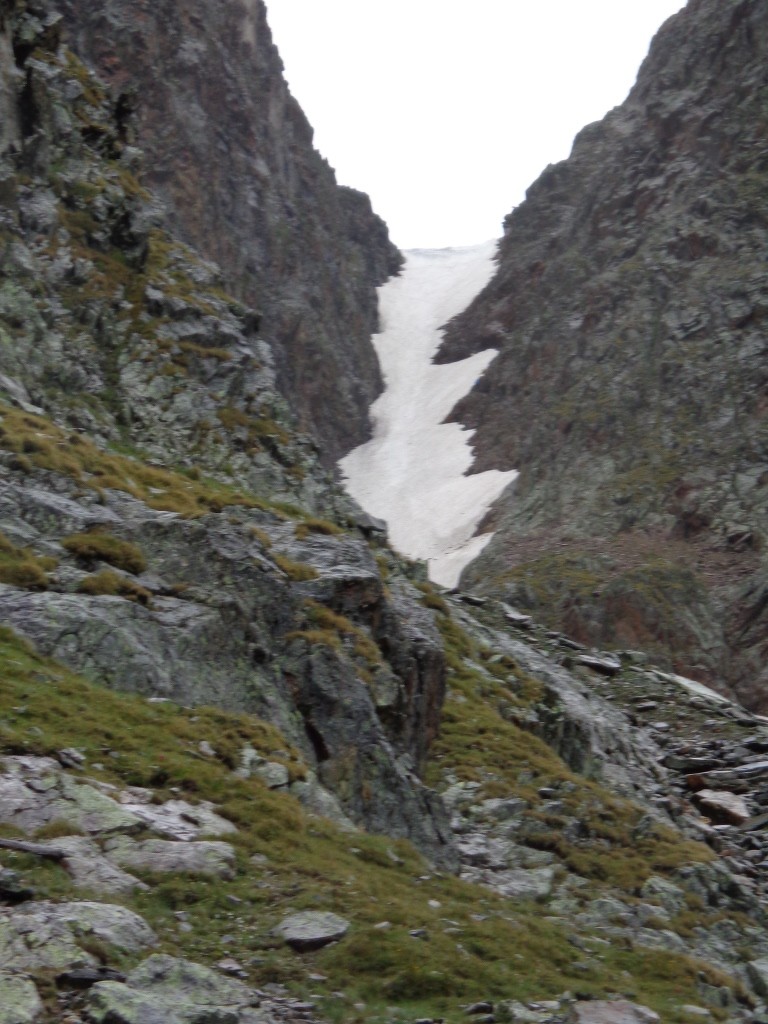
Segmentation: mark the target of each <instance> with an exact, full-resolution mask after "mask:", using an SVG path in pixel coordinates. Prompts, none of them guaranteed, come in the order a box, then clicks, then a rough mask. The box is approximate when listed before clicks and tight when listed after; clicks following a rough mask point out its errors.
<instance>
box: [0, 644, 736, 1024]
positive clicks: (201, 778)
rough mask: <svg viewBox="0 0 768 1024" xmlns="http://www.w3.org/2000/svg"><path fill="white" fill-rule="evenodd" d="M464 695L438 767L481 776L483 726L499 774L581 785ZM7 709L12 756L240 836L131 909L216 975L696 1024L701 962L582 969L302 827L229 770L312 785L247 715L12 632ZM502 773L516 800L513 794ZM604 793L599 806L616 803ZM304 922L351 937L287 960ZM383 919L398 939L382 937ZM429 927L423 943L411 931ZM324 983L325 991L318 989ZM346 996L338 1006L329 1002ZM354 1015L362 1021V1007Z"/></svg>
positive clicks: (353, 998) (526, 932)
mask: <svg viewBox="0 0 768 1024" xmlns="http://www.w3.org/2000/svg"><path fill="white" fill-rule="evenodd" d="M452 685H454V686H455V687H457V688H460V689H461V690H462V692H464V693H465V694H466V697H467V703H466V704H463V705H461V707H462V710H463V711H464V712H465V714H466V717H465V719H464V724H463V725H462V724H461V721H460V719H461V716H459V715H457V714H456V713H455V711H454V712H453V713H450V714H449V715H448V718H447V722H446V728H445V730H444V734H443V737H442V738H441V740H440V743H439V746H438V750H437V753H436V758H437V764H438V765H439V766H442V767H444V766H445V765H446V764H447V763H448V761H449V760H450V761H451V762H452V763H454V762H455V764H456V766H457V768H456V770H457V771H458V772H459V774H470V773H471V771H474V770H477V769H476V768H475V767H474V766H473V762H475V761H477V755H476V735H475V731H474V730H475V728H476V727H483V726H487V727H492V728H493V730H494V733H495V735H494V744H493V747H491V744H490V743H489V742H487V741H483V747H484V749H485V751H486V752H487V753H488V759H486V758H485V757H484V758H483V762H484V764H486V768H488V769H489V770H491V771H492V772H493V774H494V775H496V776H498V777H499V778H501V777H502V769H501V765H502V764H506V763H507V762H508V758H510V759H512V760H511V761H510V762H509V763H513V764H515V765H516V764H519V763H520V761H521V759H522V760H525V761H527V762H528V763H529V764H532V765H534V766H536V771H537V773H539V774H538V775H537V779H536V781H537V782H540V781H541V779H543V778H544V777H545V776H547V777H548V776H550V775H552V773H556V774H557V775H558V776H559V777H561V778H565V777H566V776H567V777H569V778H570V777H571V776H570V773H568V772H567V769H565V767H564V766H563V765H562V764H560V763H559V762H557V759H556V758H554V756H553V755H552V754H551V752H550V753H548V752H547V748H545V747H544V746H543V745H542V744H539V743H537V742H536V741H534V740H532V739H531V737H529V736H527V735H525V734H523V733H521V732H518V731H516V730H515V727H513V726H510V725H509V723H502V720H501V719H500V718H499V717H498V712H497V711H494V708H493V705H494V700H495V697H492V699H491V700H490V701H489V700H487V698H486V697H483V696H482V695H481V694H480V693H479V691H478V687H477V686H475V685H474V684H473V682H472V681H471V680H470V679H468V677H467V676H466V675H465V674H462V672H461V671H459V670H456V671H455V672H454V677H453V684H452ZM496 696H498V695H496ZM0 714H1V715H2V718H1V720H0V750H2V751H3V752H5V753H22V752H30V753H36V754H50V753H53V752H55V751H56V750H58V749H61V748H62V747H68V746H75V747H77V748H79V749H80V750H82V751H83V753H84V754H85V756H86V766H85V770H84V773H81V774H85V775H86V776H87V775H93V776H98V777H99V778H101V779H104V780H105V781H110V782H112V783H116V784H118V785H127V784H131V785H143V786H149V787H153V788H155V789H157V790H158V792H159V794H160V795H161V796H168V795H171V794H173V795H176V796H182V797H184V798H186V799H189V800H192V801H195V800H197V799H206V800H211V801H213V802H214V803H215V804H216V805H217V806H218V808H219V809H220V810H221V812H222V813H223V814H224V815H225V816H227V817H228V818H230V819H231V820H232V821H233V822H235V823H236V824H237V826H238V828H239V832H238V834H237V835H236V836H235V837H234V839H233V842H234V845H235V846H236V848H237V853H238V870H237V875H236V877H235V878H234V880H232V881H231V882H223V881H216V882H212V881H210V880H205V879H201V878H195V877H191V876H173V877H168V876H157V877H155V878H151V877H150V876H144V877H145V878H146V879H147V880H149V881H151V882H152V883H153V884H152V889H151V892H150V893H148V894H138V895H136V896H135V897H133V898H132V900H130V901H129V905H131V906H132V907H133V908H134V909H136V910H138V911H139V912H140V913H142V914H144V915H145V916H146V917H147V919H148V920H149V921H150V922H151V923H152V925H153V926H154V927H155V928H156V930H157V931H158V934H159V935H160V948H161V949H162V950H163V951H167V952H170V953H173V954H177V955H182V956H188V957H191V958H193V959H197V960H200V961H201V962H207V963H215V962H216V961H217V960H218V959H220V958H221V956H223V955H225V954H226V953H229V954H231V955H233V956H236V957H237V959H238V960H239V961H240V962H241V963H243V964H244V965H245V966H246V968H247V969H248V971H249V976H250V979H251V981H252V982H254V983H256V984H263V983H265V982H267V981H280V982H284V983H287V984H289V985H290V986H291V987H292V988H293V989H294V990H295V991H297V992H299V993H302V994H309V993H310V992H312V993H314V994H315V995H318V994H322V993H327V994H326V995H324V996H323V998H322V999H321V1001H320V1004H319V1009H320V1012H322V1013H323V1014H324V1015H326V1016H327V1017H328V1018H329V1019H331V1020H338V1021H341V1020H343V1021H345V1022H347V1024H351V1022H353V1021H384V1020H395V1019H410V1018H412V1017H413V1015H417V1016H421V1015H424V1014H427V1015H433V1014H436V1015H445V1016H446V1019H447V1020H448V1021H458V1020H460V1019H462V1016H463V1014H462V1013H461V1011H460V1010H459V1005H460V1004H461V1003H464V1002H468V1001H470V1000H473V999H477V998H493V999H498V998H536V997H538V998H543V997H547V996H550V997H551V996H555V995H557V994H559V993H562V992H563V991H565V990H570V991H572V992H577V993H579V994H584V995H588V994H594V995H602V994H606V993H615V992H617V991H618V992H621V993H624V994H625V995H628V996H631V997H633V998H637V999H638V1000H640V1001H641V1002H644V1003H646V1004H647V1005H650V1006H653V1007H654V1008H655V1009H657V1011H658V1012H660V1013H661V1014H662V1016H663V1019H664V1020H666V1021H669V1022H674V1021H678V1020H683V1019H684V1018H683V1017H681V1016H679V1015H678V1011H677V1008H678V1007H679V1006H680V1005H681V1004H684V1003H695V1002H697V1001H700V997H697V994H696V986H695V983H696V978H697V973H698V971H699V970H700V969H701V966H700V965H697V964H696V963H694V962H693V961H690V960H688V959H687V958H685V957H680V956H675V955H671V954H669V953H667V952H654V951H648V950H633V949H631V948H624V946H623V945H622V944H614V945H613V946H611V947H605V948H603V949H601V951H600V952H599V953H598V954H597V955H595V956H592V957H591V958H590V966H589V969H588V970H587V971H585V970H584V969H583V966H579V962H580V961H583V959H584V953H583V952H582V950H581V949H579V948H576V946H574V945H573V944H572V942H571V941H569V933H568V929H567V928H564V927H563V925H562V924H561V923H560V922H558V921H556V920H553V919H548V918H547V916H546V913H542V911H545V908H544V907H542V906H541V905H539V904H536V903H530V904H526V903H511V902H509V901H505V900H502V899H500V898H498V897H496V896H495V895H494V894H492V893H491V892H490V891H485V890H482V889H479V888H477V887H474V886H471V885H469V884H466V883H463V882H461V881H459V880H457V879H455V878H452V877H450V876H445V875H441V874H439V873H435V872H432V871H430V870H429V868H428V867H427V865H425V863H424V862H423V860H422V859H421V858H420V856H419V855H418V854H417V853H416V852H415V851H413V850H412V849H411V848H410V847H409V846H408V844H406V843H404V842H400V841H398V842H395V841H390V840H387V839H386V838H381V837H371V836H367V835H364V834H362V833H356V834H349V833H345V832H342V831H340V830H339V829H337V828H336V827H335V826H334V825H333V824H331V823H330V822H328V821H326V820H324V819H320V818H316V817H312V816H308V815H307V814H305V813H304V811H303V810H302V809H301V808H300V807H299V805H298V804H297V803H296V802H295V801H294V800H293V798H291V797H290V796H287V795H283V794H278V793H274V792H270V791H268V790H266V789H265V788H264V786H263V785H262V784H261V783H260V782H258V781H255V780H240V779H238V778H236V777H234V776H233V775H232V773H231V769H232V767H233V766H235V765H236V763H237V759H238V752H239V751H240V749H241V748H242V746H243V745H244V744H245V743H246V742H249V743H251V744H252V746H254V747H255V748H256V749H257V750H259V751H260V752H262V753H264V754H265V755H268V756H270V757H271V758H272V759H275V758H276V757H281V756H282V758H283V759H284V760H285V761H286V763H287V764H288V765H289V768H290V770H291V772H292V774H293V775H294V777H298V776H300V775H301V774H302V773H303V766H302V765H301V763H300V762H299V760H298V759H297V757H296V756H295V754H294V753H293V752H291V751H290V750H288V749H287V746H286V744H285V741H284V740H283V739H282V737H281V736H280V735H279V733H277V732H276V730H274V729H273V728H272V727H271V726H269V725H267V724H265V723H263V722H260V721H258V720H256V719H254V718H252V717H250V716H246V715H233V714H227V713H224V712H221V711H218V710H215V709H209V708H196V709H194V710H192V709H184V708H178V707H175V706H172V705H153V704H148V703H146V702H145V701H143V700H141V699H138V698H134V697H129V696H123V695H120V694H116V693H113V692H110V691H107V690H101V689H99V688H98V687H94V685H93V684H91V683H89V682H87V681H85V680H83V679H82V678H81V677H79V676H77V675H75V674H73V673H71V672H69V671H67V670H65V669H63V668H61V667H60V666H58V665H57V664H55V663H53V662H51V661H49V660H46V659H43V658H41V657H40V656H38V655H37V654H36V653H35V652H33V651H32V650H31V649H30V648H29V647H28V646H27V645H26V644H25V643H24V642H23V641H21V640H19V639H18V638H17V637H15V636H14V635H13V634H12V633H11V632H10V631H8V630H7V629H0ZM468 726H469V729H467V727H468ZM497 730H498V734H497V735H496V731H497ZM468 733H471V734H472V737H474V740H473V739H472V738H471V737H470V736H469V735H468ZM202 740H207V741H208V742H209V743H212V745H213V746H214V748H215V749H216V757H215V758H205V757H201V755H200V753H199V749H198V745H199V743H200V742H201V741H202ZM496 740H498V741H499V745H498V747H497V746H496ZM275 751H281V752H282V754H277V755H276V754H275ZM486 761H487V763H486ZM96 765H102V766H103V767H100V768H97V767H95V766H96ZM484 770H485V769H484ZM507 774H508V779H507V783H506V784H507V785H508V787H509V791H510V792H511V791H514V788H515V786H514V784H513V783H512V781H511V776H509V773H507ZM584 785H585V786H586V784H584ZM592 788H593V787H587V789H590V790H591V789H592ZM594 789H595V792H597V788H596V787H594ZM600 796H601V799H602V801H603V803H605V802H606V800H607V798H606V795H605V794H600ZM607 802H608V804H610V800H609V799H608V800H607ZM646 852H648V854H649V856H648V858H647V861H648V864H650V861H651V860H655V859H658V855H659V854H660V853H662V854H663V856H666V855H667V854H668V852H669V851H668V850H667V849H666V846H665V844H664V841H663V838H662V839H660V840H659V842H658V843H657V844H655V845H653V850H651V851H646ZM688 854H693V857H694V859H695V856H696V851H695V850H691V851H686V852H685V853H681V856H682V857H683V859H685V857H686V856H687V855H688ZM700 854H701V851H699V855H700ZM255 855H256V857H257V861H256V862H254V861H252V858H253V857H254V856H255ZM615 855H616V850H615V849H613V850H612V849H608V850H606V852H605V857H604V861H605V863H606V864H611V863H613V861H614V859H615ZM595 856H599V854H597V853H595ZM633 856H634V858H635V860H634V861H633V864H632V867H633V869H634V868H635V867H639V866H640V861H642V860H643V857H644V856H645V853H644V851H643V850H640V849H638V850H635V851H634V854H633ZM264 857H266V858H267V860H266V861H263V860H262V859H261V858H264ZM637 858H640V861H638V860H637ZM3 861H4V863H7V864H9V865H10V866H15V867H20V868H21V869H22V870H24V871H25V872H26V873H27V875H28V877H29V878H30V879H31V880H32V881H33V883H34V884H35V885H36V886H37V888H38V891H39V893H40V895H41V896H46V895H50V896H51V897H54V898H61V897H65V896H73V895H75V894H74V893H73V891H72V888H71V885H70V883H69V880H68V878H67V876H66V875H65V873H64V871H63V869H61V868H60V867H58V866H57V865H55V864H47V865H41V864H40V863H39V862H38V861H37V860H32V859H29V858H25V857H24V856H22V855H11V854H8V855H6V854H4V855H3ZM646 866H647V865H646ZM658 866H659V865H658V864H655V866H654V869H656V868H658ZM595 873H597V874H599V873H600V872H592V874H595ZM608 874H609V875H610V874H611V872H610V871H609V872H608ZM596 885H597V883H596ZM77 895H78V896H82V893H79V894H77ZM299 909H322V910H333V911H335V912H337V913H341V914H343V915H345V916H347V917H349V919H350V920H351V921H352V925H353V926H352V929H351V931H350V934H349V936H348V937H347V938H346V939H345V940H344V941H343V942H342V943H340V944H338V945H336V946H332V947H328V948H326V949H324V950H321V951H319V952H317V953H314V954H308V955H304V956H298V955H296V954H294V953H292V952H290V951H288V950H287V949H285V948H283V947H282V946H281V945H280V944H278V943H276V942H275V941H274V940H273V938H272V936H271V934H270V930H271V928H272V927H273V926H274V925H275V924H276V923H278V921H279V920H281V919H282V917H283V916H285V915H286V914H287V913H289V912H293V911H296V910H299ZM178 911H184V912H185V913H186V915H187V921H188V923H189V924H190V925H191V930H190V931H188V932H183V931H180V930H179V927H178V924H179V922H178V919H177V918H176V917H175V912H178ZM384 921H387V922H389V927H388V928H377V927H376V925H377V924H380V923H381V922H384ZM419 928H423V929H425V930H426V932H427V935H428V938H427V939H419V938H415V937H413V936H412V935H411V934H410V932H411V931H412V930H414V929H419ZM227 936H229V938H227ZM581 938H582V939H586V940H587V941H588V937H587V936H581ZM710 973H711V972H710ZM312 974H314V975H318V974H321V975H324V976H325V978H326V980H325V981H322V982H321V981H318V980H313V979H311V978H310V977H309V976H310V975H312ZM712 980H713V981H715V980H716V979H715V978H712ZM339 991H341V992H343V993H344V996H343V997H337V996H333V995H331V993H333V992H339ZM358 1003H365V1004H366V1007H365V1009H361V1008H357V1009H356V1008H354V1004H358ZM393 1007H396V1008H397V1009H396V1010H395V1009H392V1008H393ZM385 1008H386V1009H385Z"/></svg>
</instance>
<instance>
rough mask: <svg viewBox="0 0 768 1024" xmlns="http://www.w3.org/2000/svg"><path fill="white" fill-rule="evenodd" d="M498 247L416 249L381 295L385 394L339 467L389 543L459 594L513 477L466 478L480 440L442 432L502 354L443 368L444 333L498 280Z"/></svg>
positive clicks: (452, 427) (466, 433)
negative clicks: (360, 441)
mask: <svg viewBox="0 0 768 1024" xmlns="http://www.w3.org/2000/svg"><path fill="white" fill-rule="evenodd" d="M495 251H496V242H485V243H483V244H482V245H478V246H470V247H467V248H461V249H416V250H413V251H412V252H408V253H406V262H405V267H404V269H403V271H402V272H401V274H400V275H399V276H398V277H395V278H392V279H391V280H390V281H388V282H387V284H385V285H384V286H383V287H382V288H380V289H379V311H380V316H381V322H382V328H383V330H382V333H381V334H378V335H376V336H375V337H374V339H373V341H374V346H375V348H376V352H377V354H378V357H379V361H380V363H381V370H382V373H383V376H384V381H385V391H384V394H382V395H381V396H380V397H379V398H378V399H377V401H376V402H374V404H373V405H372V406H371V420H372V423H373V429H374V436H373V439H372V440H371V441H369V442H368V443H367V444H364V445H361V446H360V447H359V448H356V449H355V450H354V451H352V452H350V454H349V455H347V456H346V457H345V458H344V459H342V461H341V463H340V465H341V469H342V472H343V474H344V477H345V481H346V487H347V490H348V491H349V493H350V494H351V495H352V497H353V498H355V499H356V500H357V501H359V502H360V504H361V505H362V506H363V507H364V508H365V509H366V510H367V511H368V512H370V513H371V514H372V515H375V516H380V517H381V518H382V519H386V521H387V523H388V525H389V538H390V541H391V543H392V544H393V545H394V547H396V548H397V549H398V550H399V551H401V552H402V553H403V554H404V555H408V556H409V557H411V558H420V559H425V560H427V561H428V562H429V574H430V577H431V578H432V579H433V580H435V582H437V583H442V584H444V585H446V586H453V585H454V584H455V583H456V582H457V580H458V578H459V574H460V572H461V570H462V569H463V568H464V566H465V565H466V564H467V563H468V562H469V561H471V559H472V558H474V557H475V556H476V555H477V554H479V552H480V551H481V550H482V549H483V548H484V547H485V545H486V544H487V543H488V541H489V540H490V538H491V534H484V535H482V536H479V537H475V536H473V534H474V532H475V529H476V528H477V524H478V523H479V522H480V520H481V519H482V517H483V515H484V514H485V512H486V510H487V509H488V507H489V505H490V504H491V502H493V501H494V500H495V499H496V498H497V497H498V496H499V495H500V494H501V492H502V490H503V489H504V487H505V486H506V485H507V484H508V483H510V482H511V481H512V480H513V479H514V478H515V476H516V475H517V474H516V473H515V472H506V473H501V472H498V471H497V470H489V471H488V472H485V473H480V474H477V475H473V476H466V475H465V473H466V472H467V471H468V470H469V468H470V465H471V463H472V452H471V449H470V446H469V441H470V439H471V437H472V433H473V431H470V430H465V429H464V428H463V427H462V426H460V424H458V423H443V422H442V421H443V420H444V419H445V417H446V416H447V415H448V413H449V412H450V411H451V409H452V408H453V406H454V405H455V404H456V402H457V401H458V400H459V399H460V398H461V397H462V396H464V395H465V394H466V393H467V392H468V391H469V390H470V388H471V387H472V386H473V385H474V384H475V382H476V381H477V379H478V377H480V376H481V374H482V373H483V372H484V371H485V369H486V368H487V367H488V365H489V363H490V362H491V361H492V360H493V358H494V356H495V355H496V352H495V351H494V350H493V349H488V350H486V351H485V352H478V353H476V354H475V355H473V356H470V357H469V358H468V359H462V360H460V361H458V362H455V363H450V364H447V365H441V366H436V365H434V364H433V363H432V357H433V356H434V354H435V352H436V351H437V349H438V347H439V345H440V342H441V340H442V327H443V326H444V325H445V323H446V322H447V321H448V320H450V318H451V317H453V316H456V314H457V313H460V312H461V311H462V310H463V309H465V308H466V306H467V305H468V304H469V303H470V302H471V300H472V299H473V298H474V297H475V295H477V293H478V292H479V291H480V289H481V288H483V286H484V285H485V284H487V282H488V281H489V280H490V278H491V275H492V274H493V271H494V261H493V260H494V254H495Z"/></svg>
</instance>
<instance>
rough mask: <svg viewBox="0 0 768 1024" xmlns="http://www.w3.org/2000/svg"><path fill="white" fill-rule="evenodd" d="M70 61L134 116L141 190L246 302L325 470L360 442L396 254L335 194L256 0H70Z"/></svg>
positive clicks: (348, 193) (379, 231)
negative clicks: (118, 94) (159, 201)
mask: <svg viewBox="0 0 768 1024" xmlns="http://www.w3.org/2000/svg"><path fill="white" fill-rule="evenodd" d="M59 8H60V10H61V11H62V12H63V14H64V16H65V23H66V27H67V36H68V38H69V39H70V41H71V44H72V46H73V48H74V49H75V50H76V52H77V53H78V54H79V55H80V56H81V57H82V58H83V59H85V60H86V62H87V63H89V64H91V66H94V67H96V68H98V70H99V72H100V73H101V74H102V75H103V77H104V78H105V79H106V80H107V81H109V82H111V83H112V85H113V87H114V88H115V89H117V90H119V91H122V93H123V95H124V97H125V98H124V100H123V102H124V105H126V106H130V107H135V110H136V114H137V124H138V128H137V136H138V144H139V145H140V146H141V147H142V148H143V149H144V150H145V151H146V155H147V159H146V164H145V166H146V174H145V178H144V180H145V181H146V183H147V184H148V185H149V186H150V187H152V188H153V189H155V190H156V192H157V193H158V194H159V195H160V196H162V198H163V201H164V203H165V205H166V208H167V211H168V214H169V218H170V221H169V222H170V224H171V226H172V227H173V228H174V230H176V231H177V233H178V234H179V235H180V237H181V238H182V239H183V240H184V241H186V242H188V243H190V244H192V245H193V246H194V247H195V249H196V250H197V251H198V252H199V253H201V254H202V255H203V256H205V257H207V258H210V259H213V260H215V261H216V263H217V264H218V265H219V266H220V267H221V268H222V273H223V278H224V281H225V284H226V287H227V290H228V291H229V292H230V294H232V295H234V296H236V297H237V298H238V299H240V300H242V301H244V302H245V303H247V304H248V305H250V306H254V307H256V308H257V309H258V310H259V311H260V312H261V315H262V332H263V336H264V337H265V338H266V339H267V340H268V341H269V343H270V344H271V345H272V348H273V351H274V354H275V361H276V367H277V374H278V381H279V385H280V388H281V390H282V391H283V393H284V394H285V395H286V396H287V397H288V399H289V400H290V402H291V405H292V407H293V409H294V412H295V414H296V416H297V418H298V422H299V425H300V426H301V428H302V429H304V430H306V431H308V432H310V433H313V434H314V435H315V436H316V437H318V438H321V439H322V455H323V458H324V461H325V462H326V465H329V466H330V465H332V464H333V463H334V462H335V461H336V459H337V458H339V457H340V456H341V455H342V454H344V453H345V452H347V451H348V450H349V449H350V448H352V447H353V446H354V445H356V444H359V443H361V442H362V441H363V440H365V439H366V437H367V436H368V429H369V428H368V407H369V406H370V404H371V402H372V401H373V399H374V398H375V397H376V395H377V394H378V392H379V390H380V387H381V381H380V376H379V369H378V363H377V360H376V356H375V353H374V351H373V348H372V346H371V343H370V336H371V333H372V332H373V331H374V330H375V327H376V322H377V309H376V295H375V290H374V289H375V286H376V285H379V284H381V283H382V282H383V281H384V280H385V279H386V278H387V277H388V276H389V275H390V274H392V273H394V272H395V271H396V270H397V268H398V266H399V263H400V256H399V254H398V252H397V250H396V249H395V248H394V246H393V245H392V244H391V243H390V241H389V239H388V237H387V231H386V227H385V225H384V224H383V222H382V221H381V220H380V219H379V218H378V217H377V216H376V215H375V214H374V213H373V212H372V210H371V206H370V202H369V200H368V197H367V196H365V195H363V194H362V193H359V192H355V191H354V190H352V189H348V188H340V187H339V186H337V184H336V180H335V177H334V174H333V171H332V170H331V168H330V167H329V166H328V164H327V163H326V162H325V160H323V159H322V158H321V157H320V155H319V154H318V153H317V152H316V151H315V150H314V148H313V146H312V129H311V128H310V126H309V124H308V123H307V120H306V118H305V117H304V114H303V113H302V111H301V109H300V108H299V106H298V104H297V103H296V101H295V100H294V99H293V97H292V96H291V95H290V93H289V91H288V88H287V86H286V83H285V80H284V79H283V76H282V63H281V61H280V58H279V56H278V53H277V50H276V49H275V47H274V46H273V44H272V38H271V34H270V30H269V26H268V25H267V20H266V10H265V6H264V3H263V2H262V0H227V2H226V3H216V4H210V3H206V2H205V0H195V2H194V3H192V4H185V5H184V10H183V12H181V13H180V11H179V6H178V4H177V3H175V2H174V0H163V2H160V3H152V4H147V3H144V2H142V0H110V2H109V3H106V4H98V5H94V4H92V3H90V2H88V0H83V2H80V0H65V2H63V3H61V4H60V5H59Z"/></svg>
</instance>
